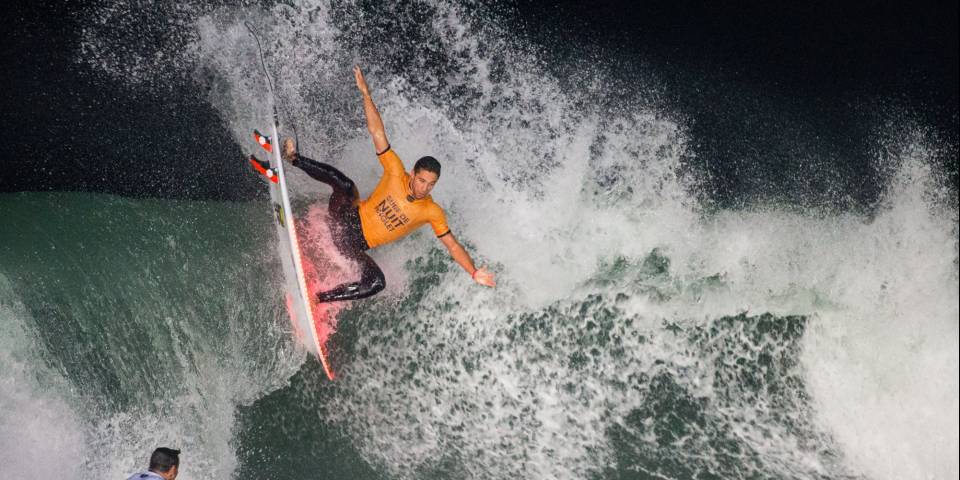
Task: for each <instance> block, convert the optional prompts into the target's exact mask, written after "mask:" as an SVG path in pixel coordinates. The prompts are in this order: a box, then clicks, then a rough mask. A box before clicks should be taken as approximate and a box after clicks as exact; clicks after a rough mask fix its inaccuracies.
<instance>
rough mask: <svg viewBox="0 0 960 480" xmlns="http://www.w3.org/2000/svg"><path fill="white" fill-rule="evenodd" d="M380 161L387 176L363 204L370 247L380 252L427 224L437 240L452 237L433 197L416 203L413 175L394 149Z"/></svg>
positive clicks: (364, 234)
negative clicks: (391, 243) (449, 235)
mask: <svg viewBox="0 0 960 480" xmlns="http://www.w3.org/2000/svg"><path fill="white" fill-rule="evenodd" d="M377 158H379V159H380V164H381V165H383V176H382V177H380V183H378V184H377V188H375V189H374V190H373V193H371V194H370V196H369V197H367V199H366V200H363V201H361V202H360V225H361V226H362V228H363V236H364V238H365V239H366V240H367V245H370V248H376V247H378V246H380V245H383V244H385V243H390V242H392V241H394V240H397V239H398V238H400V237H402V236H404V235H406V234H408V233H410V232H412V231H413V230H415V229H417V228H418V227H420V226H421V225H423V224H424V223H427V222H430V226H431V227H433V233H435V234H436V235H437V237H442V236H444V235H446V234H448V233H450V228H449V227H448V226H447V218H446V216H444V214H443V209H442V208H440V205H437V204H436V203H434V201H433V199H432V198H431V197H430V196H429V195H427V197H426V198H422V199H420V200H413V196H412V195H413V192H412V191H411V190H410V174H409V173H407V172H406V171H404V170H403V163H402V162H401V161H400V157H398V156H397V154H396V153H394V151H393V149H392V148H388V149H387V151H386V152H383V153H381V154H380V155H378V156H377Z"/></svg>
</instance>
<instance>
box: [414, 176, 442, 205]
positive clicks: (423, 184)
mask: <svg viewBox="0 0 960 480" xmlns="http://www.w3.org/2000/svg"><path fill="white" fill-rule="evenodd" d="M439 178H440V176H439V175H437V174H436V173H433V172H430V171H427V170H420V171H416V170H415V171H414V172H413V175H411V176H410V190H412V191H413V198H415V199H417V200H420V199H421V198H426V196H427V195H430V191H431V190H433V186H434V185H436V184H437V180H438V179H439Z"/></svg>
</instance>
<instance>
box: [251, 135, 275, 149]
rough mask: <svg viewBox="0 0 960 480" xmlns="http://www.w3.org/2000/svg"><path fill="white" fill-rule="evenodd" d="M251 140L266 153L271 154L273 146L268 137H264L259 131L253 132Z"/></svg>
mask: <svg viewBox="0 0 960 480" xmlns="http://www.w3.org/2000/svg"><path fill="white" fill-rule="evenodd" d="M253 139H254V140H256V141H257V143H258V144H259V145H260V146H261V147H263V149H264V150H266V151H268V152H271V153H272V152H273V144H271V143H270V137H267V136H264V135H263V134H261V133H260V132H259V131H257V130H254V131H253Z"/></svg>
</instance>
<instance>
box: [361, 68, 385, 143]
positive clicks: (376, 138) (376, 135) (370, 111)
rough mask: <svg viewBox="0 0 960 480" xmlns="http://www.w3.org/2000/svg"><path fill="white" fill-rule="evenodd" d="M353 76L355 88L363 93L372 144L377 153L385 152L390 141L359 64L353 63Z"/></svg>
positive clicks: (364, 110)
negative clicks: (355, 82)
mask: <svg viewBox="0 0 960 480" xmlns="http://www.w3.org/2000/svg"><path fill="white" fill-rule="evenodd" d="M353 76H354V78H356V80H357V89H359V90H360V94H361V95H363V113H364V114H365V115H366V117H367V130H369V131H370V136H371V137H372V138H373V146H374V147H375V148H376V149H377V155H380V154H382V153H384V152H386V151H387V150H388V149H389V148H390V142H388V141H387V132H386V131H385V130H384V129H383V120H382V119H381V118H380V112H378V111H377V106H376V105H374V104H373V99H372V98H370V87H369V86H367V80H366V79H364V78H363V72H362V71H361V70H360V66H359V65H354V67H353Z"/></svg>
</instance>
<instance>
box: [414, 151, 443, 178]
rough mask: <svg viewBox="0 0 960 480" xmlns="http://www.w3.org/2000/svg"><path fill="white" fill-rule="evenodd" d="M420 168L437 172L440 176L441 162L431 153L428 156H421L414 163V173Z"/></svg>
mask: <svg viewBox="0 0 960 480" xmlns="http://www.w3.org/2000/svg"><path fill="white" fill-rule="evenodd" d="M420 170H426V171H428V172H433V173H436V174H437V176H438V177H439V176H440V162H438V161H437V159H436V158H433V157H431V156H429V155H427V156H426V157H420V160H417V163H416V164H414V165H413V173H417V172H419V171H420Z"/></svg>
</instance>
